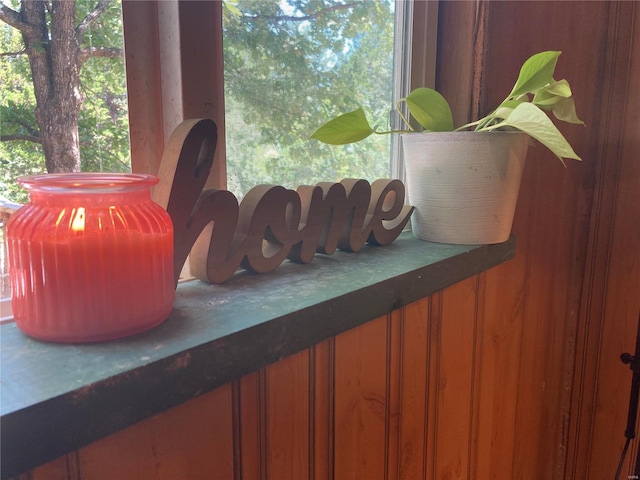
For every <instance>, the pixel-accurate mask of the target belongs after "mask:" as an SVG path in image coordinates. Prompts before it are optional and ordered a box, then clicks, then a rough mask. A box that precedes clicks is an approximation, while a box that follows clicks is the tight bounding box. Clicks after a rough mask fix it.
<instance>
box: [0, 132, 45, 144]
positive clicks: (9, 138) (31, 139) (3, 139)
mask: <svg viewBox="0 0 640 480" xmlns="http://www.w3.org/2000/svg"><path fill="white" fill-rule="evenodd" d="M12 140H24V141H27V142H33V143H40V144H41V143H42V140H41V139H40V137H34V136H33V135H26V134H21V133H12V134H9V135H0V142H10V141H12Z"/></svg>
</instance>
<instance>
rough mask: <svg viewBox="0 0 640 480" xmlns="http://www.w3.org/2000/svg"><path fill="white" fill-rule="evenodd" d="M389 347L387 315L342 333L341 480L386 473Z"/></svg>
mask: <svg viewBox="0 0 640 480" xmlns="http://www.w3.org/2000/svg"><path fill="white" fill-rule="evenodd" d="M386 351H387V318H386V317H380V318H378V319H376V320H373V321H371V322H369V323H367V324H365V325H362V326H361V327H359V328H357V329H353V330H350V331H348V332H345V333H343V334H341V335H339V336H338V337H336V369H335V372H336V373H335V425H334V431H335V450H334V452H335V460H334V461H335V478H336V480H342V479H345V480H346V479H353V478H366V479H368V480H376V479H380V480H382V479H383V478H384V476H385V468H384V467H385V431H386V430H385V429H386V417H387V398H386V396H387V385H386V371H387V358H386Z"/></svg>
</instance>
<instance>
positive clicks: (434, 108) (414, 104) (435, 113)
mask: <svg viewBox="0 0 640 480" xmlns="http://www.w3.org/2000/svg"><path fill="white" fill-rule="evenodd" d="M405 101H406V102H407V105H408V106H409V111H410V112H411V115H412V116H413V118H415V119H416V120H417V121H418V123H419V124H420V125H422V127H423V128H424V129H425V130H428V131H430V132H450V131H452V130H453V115H452V114H451V108H450V107H449V104H448V103H447V100H445V98H444V97H443V96H442V95H440V94H439V93H438V92H436V91H435V90H433V89H431V88H426V87H422V88H416V89H415V90H413V91H412V92H411V93H410V94H409V95H408V96H407V97H406V98H405Z"/></svg>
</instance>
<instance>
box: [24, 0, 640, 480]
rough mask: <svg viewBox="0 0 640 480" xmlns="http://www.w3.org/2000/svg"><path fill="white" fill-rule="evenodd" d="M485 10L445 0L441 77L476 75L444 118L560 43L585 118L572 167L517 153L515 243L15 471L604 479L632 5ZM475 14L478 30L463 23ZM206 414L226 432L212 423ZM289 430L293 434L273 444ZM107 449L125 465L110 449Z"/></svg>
mask: <svg viewBox="0 0 640 480" xmlns="http://www.w3.org/2000/svg"><path fill="white" fill-rule="evenodd" d="M481 6H482V8H483V10H482V14H481V15H479V16H477V17H476V15H475V10H474V9H475V3H472V2H442V3H441V5H440V25H439V27H440V32H441V34H440V39H441V41H443V43H441V45H440V46H439V49H440V50H439V52H441V53H446V54H452V55H454V58H455V59H456V60H455V61H454V62H452V63H447V62H444V61H443V60H442V59H443V58H446V57H443V56H441V57H440V58H441V60H440V70H439V82H440V84H441V85H444V86H445V88H446V89H448V88H449V87H451V88H453V87H455V86H456V85H457V84H472V83H473V82H474V81H478V83H477V84H478V85H479V86H480V87H481V88H480V89H479V90H477V91H476V92H475V94H474V95H475V97H474V98H471V97H466V96H465V95H463V96H462V97H459V98H458V99H456V100H455V102H454V103H455V104H456V105H458V106H460V107H461V108H464V109H466V110H465V111H463V112H459V113H457V115H459V116H460V117H461V118H462V117H466V116H469V115H470V112H471V111H472V110H473V108H474V105H477V106H478V109H480V110H483V111H484V110H486V109H489V108H491V106H492V105H493V104H494V103H495V101H496V100H499V99H501V98H502V97H503V96H504V95H503V93H504V92H505V91H508V90H509V89H510V87H511V82H512V79H513V77H514V76H515V74H516V70H517V68H518V67H519V65H520V63H521V62H522V60H523V59H524V58H526V57H527V56H529V55H530V54H531V53H532V52H533V51H538V50H542V49H552V48H553V49H560V50H563V51H564V53H563V55H562V56H561V57H560V62H559V65H558V69H559V74H560V76H561V77H566V78H567V79H568V80H569V81H570V82H571V83H572V86H573V87H574V90H575V91H574V94H575V96H576V101H577V104H578V108H579V110H578V113H579V114H580V116H581V117H583V118H584V119H585V121H586V122H587V125H588V126H587V128H583V127H578V126H576V127H570V128H569V129H568V130H567V135H568V136H569V138H570V140H571V141H572V142H574V143H575V145H576V150H577V151H578V152H579V153H580V154H582V155H583V157H584V161H583V162H582V163H572V164H569V165H568V166H567V168H566V169H565V168H564V167H562V165H561V164H559V162H557V160H556V159H555V158H553V157H552V156H551V155H549V154H547V153H545V152H544V150H542V148H540V147H535V148H533V149H530V152H529V158H528V161H527V164H526V166H525V172H524V175H523V182H522V188H521V192H520V198H519V203H518V208H517V211H516V219H515V224H514V231H515V232H516V234H517V235H518V254H517V256H516V258H515V259H514V260H513V261H511V262H509V263H505V264H502V265H500V266H498V267H496V268H494V269H491V270H490V271H488V272H486V273H483V274H480V275H479V276H477V277H474V278H472V279H468V280H465V281H464V282H462V283H460V284H458V285H456V286H454V287H452V288H449V289H446V290H445V291H442V292H439V293H434V294H433V295H431V296H429V297H425V298H422V299H420V300H418V301H416V302H414V303H409V304H407V305H406V306H404V307H402V308H401V309H399V310H396V311H394V312H392V313H391V314H389V315H385V316H382V317H376V318H372V319H371V321H370V322H368V323H365V324H362V325H359V326H354V327H355V328H353V329H351V330H348V331H347V332H345V333H341V334H337V336H334V337H331V338H330V339H328V340H324V341H322V342H320V343H318V344H317V345H315V346H311V347H310V348H308V349H303V352H302V353H300V354H295V355H292V356H289V357H286V358H283V359H281V360H280V361H279V362H278V363H276V364H274V365H272V366H270V367H267V368H263V369H261V370H259V371H257V372H255V373H250V374H248V375H245V376H244V377H243V378H242V379H240V380H238V381H236V382H234V383H233V384H232V385H231V386H226V385H225V386H223V387H222V388H221V389H220V390H214V391H213V392H211V393H207V394H205V395H203V396H202V397H200V399H201V400H200V399H199V400H197V401H193V402H188V403H185V404H183V405H180V406H178V407H175V408H173V409H172V410H169V411H167V412H166V413H163V414H161V415H159V416H158V417H154V418H153V419H151V420H148V421H146V422H143V423H141V424H138V425H135V426H133V427H131V428H129V429H126V430H123V431H122V432H120V433H117V434H115V435H113V436H112V437H108V438H106V439H104V440H101V441H98V442H96V443H94V444H92V445H90V446H88V447H85V448H83V449H80V450H78V451H76V452H73V453H71V454H69V455H66V456H63V457H61V458H59V459H57V460H54V461H53V462H51V463H49V464H46V465H44V466H42V467H40V468H37V469H35V470H34V471H32V472H30V473H29V474H27V475H24V476H23V478H25V479H26V478H34V479H54V480H55V479H56V478H82V479H84V480H89V479H91V478H104V477H101V476H100V474H99V470H100V471H102V470H103V471H107V472H109V471H117V472H118V473H120V472H122V473H127V474H129V473H131V472H133V470H134V469H137V470H135V472H134V473H131V475H132V476H131V477H130V478H170V477H166V476H165V477H160V476H159V474H158V470H157V466H156V463H157V462H160V468H161V469H164V470H162V472H163V473H167V472H168V473H167V475H169V474H173V473H174V472H178V471H180V469H181V468H186V467H184V465H188V464H190V463H193V464H194V465H192V466H191V468H193V469H194V470H193V471H199V472H208V471H209V470H208V469H210V468H212V464H213V461H212V460H211V459H210V458H208V457H207V458H204V455H203V454H202V453H201V452H203V451H205V450H206V451H211V449H212V448H213V446H214V445H216V442H221V443H218V445H222V447H220V446H219V447H218V448H219V449H220V450H219V460H216V463H217V464H219V465H222V467H221V468H222V470H220V472H221V474H220V475H218V476H217V477H216V478H223V479H225V478H233V479H266V478H269V476H270V474H271V473H273V472H276V471H278V472H280V471H281V470H280V469H284V467H285V464H289V465H291V468H293V469H295V471H298V472H300V471H303V470H304V471H305V472H309V473H308V477H309V478H314V479H323V480H324V479H333V478H337V479H341V478H367V479H370V478H371V479H377V478H388V479H400V478H403V479H411V480H413V479H423V478H424V479H434V480H435V479H438V480H439V479H440V478H462V479H482V480H484V479H496V480H503V479H507V478H508V479H523V480H529V479H531V480H537V479H545V480H546V479H566V480H582V479H600V478H612V476H613V473H614V470H615V464H616V462H617V460H618V458H619V454H620V451H621V448H622V445H623V441H624V437H623V432H624V428H625V423H626V405H627V401H628V395H629V384H630V377H631V375H630V372H629V370H628V367H626V366H624V365H623V364H622V363H620V361H619V358H618V357H619V355H620V353H622V352H624V351H633V347H634V345H633V339H634V338H635V328H636V323H637V316H638V310H639V309H640V295H639V293H638V292H639V291H640V230H639V229H640V218H639V214H640V204H639V200H638V192H639V191H640V171H639V168H640V162H639V161H638V152H639V151H640V119H639V112H640V105H639V104H638V101H639V97H638V95H637V92H636V91H635V90H636V86H637V85H638V84H640V73H639V72H640V66H639V65H640V63H639V47H638V39H640V30H639V28H640V27H639V26H640V22H639V21H638V5H637V3H635V2H486V3H485V2H481ZM476 18H477V19H478V21H479V22H480V23H481V24H482V25H477V24H476V23H475V22H476ZM543 20H544V25H546V28H545V29H540V28H539V25H540V24H541V22H542V21H543ZM567 26H568V27H567ZM447 27H450V28H447ZM480 27H482V28H483V29H484V36H482V35H476V36H475V37H474V36H471V37H469V36H468V35H467V33H465V32H474V31H477V29H478V28H480ZM583 32H589V34H588V35H585V34H583ZM513 38H518V39H519V41H518V42H514V41H513V40H512V39H513ZM577 38H579V41H577V40H576V39H577ZM474 42H475V43H474ZM478 55H481V56H482V58H481V59H480V60H478V58H477V57H478ZM465 59H467V60H468V59H471V60H472V61H471V63H465ZM474 59H475V60H474ZM474 61H479V62H480V63H481V64H482V65H483V69H482V70H481V71H478V70H474V69H473V68H471V67H470V65H473V64H474ZM456 62H459V63H456ZM459 65H463V67H459ZM585 72H587V74H585ZM589 72H591V73H589ZM594 72H595V73H594ZM478 76H479V77H478ZM478 78H479V80H478ZM448 82H452V83H448ZM445 96H446V95H445ZM406 288H410V286H406ZM378 293H379V294H380V295H382V293H383V292H382V291H379V292H378ZM373 301H374V300H371V302H373ZM366 303H367V301H366V300H365V299H360V301H359V302H358V304H357V305H354V306H353V308H355V309H358V308H365V306H366V305H365V304H366ZM326 318H327V321H330V320H332V319H331V318H330V314H327V317H326ZM333 320H335V319H333ZM288 353H291V352H288ZM293 379H295V381H292V380H293ZM219 392H222V393H219ZM298 402H299V403H300V405H298V404H297V403H298ZM305 402H306V404H305ZM211 405H218V409H217V410H216V412H215V413H212V412H210V406H211ZM280 410H287V412H283V411H280ZM285 413H287V414H290V415H291V416H290V417H286V415H285ZM214 417H215V420H216V421H215V423H214V422H213V420H214ZM196 419H202V423H203V424H204V427H203V426H201V425H200V422H198V421H196ZM280 421H282V424H279V423H278V424H275V423H274V422H280ZM218 422H220V425H218ZM176 425H180V426H181V428H182V429H183V430H184V431H183V432H182V433H179V434H178V435H179V438H182V439H183V440H184V441H185V442H187V445H191V444H190V443H189V442H190V441H192V440H191V439H192V438H198V441H199V442H201V443H202V445H198V446H197V447H195V448H193V449H190V448H187V447H185V448H181V447H179V446H177V445H175V443H174V442H173V441H172V440H171V439H170V438H168V437H170V436H171V434H172V428H174V427H172V428H169V426H176ZM176 428H177V427H176ZM216 428H218V429H219V431H221V432H225V433H224V435H223V437H224V438H214V435H213V434H212V433H211V432H214V431H216V430H215V429H216ZM203 430H206V432H203ZM191 434H193V435H191ZM287 435H293V436H294V437H295V438H296V439H300V440H299V442H298V444H296V445H293V444H292V443H291V441H290V439H286V438H285V440H284V442H285V443H287V442H288V443H287V444H288V445H290V447H289V448H288V449H285V450H287V451H283V450H281V449H280V447H279V446H278V445H272V444H271V442H272V441H273V439H274V438H284V437H286V436H287ZM118 445H121V446H122V447H118ZM120 448H122V449H123V450H122V451H121V450H120ZM153 448H156V449H159V450H157V451H158V452H160V453H161V455H160V456H159V457H154V456H153ZM636 450H637V446H636V445H634V446H633V447H632V453H634V452H635V451H636ZM119 457H120V458H123V459H127V463H130V465H120V464H117V465H112V464H111V463H113V459H114V458H119ZM165 462H166V463H165ZM201 463H202V465H195V464H201ZM628 465H629V461H628V462H627V466H626V468H625V472H624V473H623V475H626V474H627V472H628V471H629V470H628ZM229 466H232V467H233V472H232V476H230V477H225V476H224V475H225V474H226V472H228V471H229V470H228V468H229ZM136 475H137V476H136ZM285 475H286V474H285ZM623 478H624V477H623Z"/></svg>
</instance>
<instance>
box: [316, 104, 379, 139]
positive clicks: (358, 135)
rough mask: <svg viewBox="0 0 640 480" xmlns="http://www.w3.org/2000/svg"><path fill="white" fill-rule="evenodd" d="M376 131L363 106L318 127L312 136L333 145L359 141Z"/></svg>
mask: <svg viewBox="0 0 640 480" xmlns="http://www.w3.org/2000/svg"><path fill="white" fill-rule="evenodd" d="M373 132H374V129H373V128H371V125H369V121H368V120H367V117H366V116H365V114H364V111H363V110H362V108H358V109H357V110H354V111H353V112H349V113H344V114H342V115H340V116H338V117H336V118H334V119H332V120H329V121H328V122H327V123H325V124H324V125H322V126H321V127H320V128H318V129H317V130H316V131H315V132H313V135H311V138H315V139H316V140H319V141H321V142H324V143H328V144H331V145H346V144H347V143H354V142H359V141H360V140H363V139H365V138H367V137H368V136H369V135H371V134H372V133H373Z"/></svg>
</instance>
